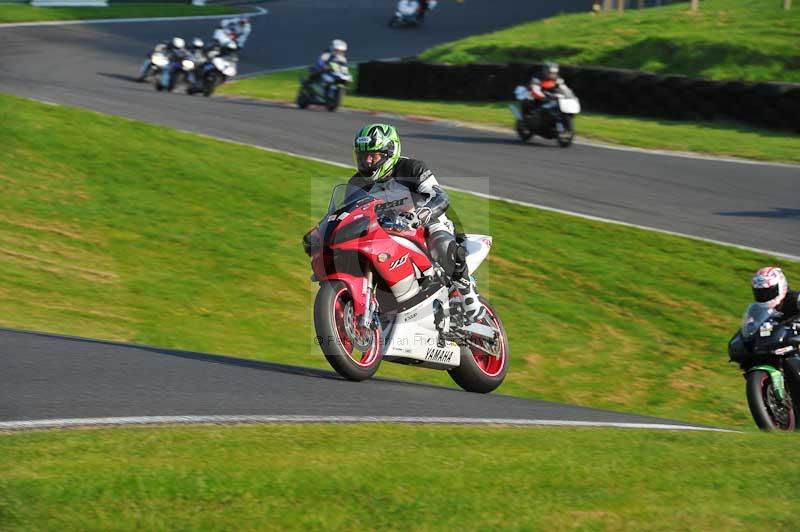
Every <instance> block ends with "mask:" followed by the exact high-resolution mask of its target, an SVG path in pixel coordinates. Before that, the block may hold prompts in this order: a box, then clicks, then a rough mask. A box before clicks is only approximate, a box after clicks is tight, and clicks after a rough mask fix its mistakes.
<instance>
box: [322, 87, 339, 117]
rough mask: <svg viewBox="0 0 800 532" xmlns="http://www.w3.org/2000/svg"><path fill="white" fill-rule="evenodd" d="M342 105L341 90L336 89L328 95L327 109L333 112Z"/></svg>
mask: <svg viewBox="0 0 800 532" xmlns="http://www.w3.org/2000/svg"><path fill="white" fill-rule="evenodd" d="M341 103H342V91H341V90H340V89H334V90H333V91H332V92H329V93H328V101H327V103H326V104H325V109H327V110H328V111H331V112H333V111H335V110H336V109H338V108H339V104H341Z"/></svg>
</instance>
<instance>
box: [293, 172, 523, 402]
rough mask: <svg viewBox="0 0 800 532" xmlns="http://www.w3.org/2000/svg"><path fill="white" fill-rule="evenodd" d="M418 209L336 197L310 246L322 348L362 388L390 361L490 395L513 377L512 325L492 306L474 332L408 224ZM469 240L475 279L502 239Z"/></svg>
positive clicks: (398, 194)
mask: <svg viewBox="0 0 800 532" xmlns="http://www.w3.org/2000/svg"><path fill="white" fill-rule="evenodd" d="M398 188H402V187H398ZM373 194H374V195H373ZM379 196H380V197H379ZM412 209H413V200H412V198H411V196H410V195H409V194H408V192H407V189H405V190H404V191H399V190H397V191H391V190H389V191H381V192H380V193H375V192H372V193H368V192H365V191H363V190H359V189H351V190H348V187H347V185H338V186H337V187H335V188H334V190H333V194H332V195H331V199H330V202H329V205H328V212H327V214H326V215H325V217H324V218H323V219H322V220H321V221H320V223H319V224H317V225H316V226H315V227H314V228H313V229H312V230H311V231H309V232H308V233H307V234H306V235H305V236H304V237H303V246H304V248H305V251H306V253H307V254H308V255H309V256H310V257H311V268H312V270H313V272H314V275H313V276H312V281H316V282H319V285H320V286H319V291H318V292H317V296H316V301H315V303H314V327H315V329H316V340H317V343H319V345H320V347H321V349H322V352H323V353H324V355H325V358H326V359H327V360H328V362H329V363H330V364H331V366H333V368H334V369H335V370H336V371H337V373H339V374H340V375H341V376H343V377H345V378H347V379H350V380H353V381H361V380H364V379H368V378H370V377H371V376H372V375H374V374H375V372H376V371H377V370H378V366H379V365H380V363H381V361H382V360H386V361H389V362H397V363H400V364H408V365H417V366H421V367H426V368H432V369H443V370H447V371H448V372H449V373H450V376H451V377H452V378H453V380H454V381H455V382H456V383H457V384H458V385H459V386H461V387H462V388H463V389H465V390H467V391H471V392H480V393H487V392H490V391H492V390H494V389H495V388H497V387H498V386H499V385H500V384H501V383H502V382H503V379H504V378H505V375H506V370H507V368H508V355H509V349H508V338H507V336H506V331H505V328H504V327H503V323H502V322H501V321H500V317H499V316H498V314H497V311H495V309H494V308H493V307H492V306H491V305H490V304H489V302H488V301H486V300H485V299H484V298H482V297H481V298H480V300H481V303H482V304H483V305H484V308H485V309H486V312H485V313H484V317H483V318H481V319H480V320H479V321H477V322H474V323H467V321H466V320H465V316H464V312H463V307H462V304H461V298H460V296H459V293H458V290H456V289H454V288H452V287H448V286H446V285H445V284H444V282H443V276H442V269H441V267H439V265H438V264H436V263H435V262H432V261H431V258H430V257H429V255H428V252H427V246H426V243H425V229H424V228H423V227H420V228H412V227H410V226H409V225H408V222H407V221H406V220H407V218H405V217H403V216H401V213H403V212H408V211H410V210H412ZM462 238H463V240H462V243H463V244H464V246H465V247H466V250H467V265H468V267H469V271H470V272H474V271H475V270H476V269H477V268H478V266H479V265H480V264H481V263H482V262H483V260H484V259H485V258H486V256H487V255H488V254H489V250H490V249H491V246H492V238H491V237H490V236H484V235H469V234H468V235H463V236H462Z"/></svg>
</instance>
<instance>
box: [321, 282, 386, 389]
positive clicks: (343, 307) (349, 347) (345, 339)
mask: <svg viewBox="0 0 800 532" xmlns="http://www.w3.org/2000/svg"><path fill="white" fill-rule="evenodd" d="M358 322H359V320H358V317H357V316H355V315H354V313H353V298H352V296H351V294H350V291H349V290H348V288H347V285H346V284H344V283H343V282H341V281H334V282H330V283H322V284H321V285H320V288H319V292H317V298H316V300H315V301H314V328H315V329H316V332H317V343H319V346H320V348H321V349H322V352H323V353H324V354H325V359H326V360H327V361H328V363H329V364H330V365H331V366H332V367H333V369H335V370H336V373H338V374H339V375H341V376H342V377H344V378H345V379H348V380H351V381H363V380H364V379H368V378H370V377H372V376H373V375H374V374H375V372H376V371H378V366H380V364H381V350H382V349H381V330H380V326H376V327H375V328H374V329H364V328H362V327H361V326H360V324H359V323H358Z"/></svg>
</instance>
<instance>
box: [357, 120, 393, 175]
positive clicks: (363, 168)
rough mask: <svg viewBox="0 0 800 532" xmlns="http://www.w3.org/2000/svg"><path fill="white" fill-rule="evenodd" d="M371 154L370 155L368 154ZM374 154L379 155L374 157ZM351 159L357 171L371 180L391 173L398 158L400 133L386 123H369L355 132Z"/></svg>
mask: <svg viewBox="0 0 800 532" xmlns="http://www.w3.org/2000/svg"><path fill="white" fill-rule="evenodd" d="M370 154H372V157H368V155H370ZM374 154H378V155H379V156H378V157H377V158H376V157H375V156H374ZM353 160H354V161H355V163H356V167H358V172H359V173H360V174H361V175H362V176H364V177H367V178H370V179H372V180H373V181H380V180H382V179H384V178H385V177H386V176H388V175H389V174H391V173H392V170H394V167H395V165H396V164H397V161H399V160H400V135H398V134H397V130H396V129H395V128H393V127H392V126H390V125H388V124H370V125H368V126H364V127H363V128H361V130H360V131H359V132H358V133H356V138H355V140H354V141H353Z"/></svg>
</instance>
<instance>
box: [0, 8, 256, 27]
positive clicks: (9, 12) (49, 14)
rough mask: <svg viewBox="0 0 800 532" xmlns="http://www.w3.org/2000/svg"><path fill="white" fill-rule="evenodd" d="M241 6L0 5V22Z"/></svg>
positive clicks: (209, 11)
mask: <svg viewBox="0 0 800 532" xmlns="http://www.w3.org/2000/svg"><path fill="white" fill-rule="evenodd" d="M240 11H241V9H240V8H238V7H231V6H193V5H191V4H111V5H109V6H108V7H34V6H31V5H17V4H0V23H10V22H48V21H59V20H92V19H105V18H140V17H188V16H194V15H225V14H228V13H238V12H240Z"/></svg>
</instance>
